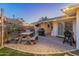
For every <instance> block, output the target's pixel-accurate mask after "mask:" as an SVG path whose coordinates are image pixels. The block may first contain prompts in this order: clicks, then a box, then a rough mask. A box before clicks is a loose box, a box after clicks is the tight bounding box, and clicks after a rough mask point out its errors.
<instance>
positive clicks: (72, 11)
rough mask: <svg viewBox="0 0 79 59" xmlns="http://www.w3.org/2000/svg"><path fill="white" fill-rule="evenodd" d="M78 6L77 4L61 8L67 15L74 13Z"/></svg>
mask: <svg viewBox="0 0 79 59" xmlns="http://www.w3.org/2000/svg"><path fill="white" fill-rule="evenodd" d="M78 8H79V4H76V5H74V6H69V7H67V8H64V9H62V11H63V13H65V14H67V15H76V10H77V9H78Z"/></svg>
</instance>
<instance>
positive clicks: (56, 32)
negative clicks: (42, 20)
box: [51, 22, 58, 36]
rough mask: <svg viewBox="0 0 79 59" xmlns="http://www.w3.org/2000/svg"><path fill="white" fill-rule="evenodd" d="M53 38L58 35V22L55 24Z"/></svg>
mask: <svg viewBox="0 0 79 59" xmlns="http://www.w3.org/2000/svg"><path fill="white" fill-rule="evenodd" d="M51 35H52V36H57V35H58V23H57V22H53V29H52V33H51Z"/></svg>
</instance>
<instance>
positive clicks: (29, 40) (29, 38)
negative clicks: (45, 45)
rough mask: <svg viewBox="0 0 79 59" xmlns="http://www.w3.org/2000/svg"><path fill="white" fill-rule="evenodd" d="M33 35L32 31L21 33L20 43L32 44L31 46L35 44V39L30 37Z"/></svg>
mask: <svg viewBox="0 0 79 59" xmlns="http://www.w3.org/2000/svg"><path fill="white" fill-rule="evenodd" d="M31 34H33V32H31V31H27V32H23V33H21V38H20V39H19V41H18V43H20V42H22V41H23V40H25V41H27V42H30V44H33V43H34V42H35V39H34V38H33V39H32V37H30V35H31ZM23 36H24V38H23Z"/></svg>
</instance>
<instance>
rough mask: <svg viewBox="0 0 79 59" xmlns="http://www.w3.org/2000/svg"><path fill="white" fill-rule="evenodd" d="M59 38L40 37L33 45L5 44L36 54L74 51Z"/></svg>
mask: <svg viewBox="0 0 79 59" xmlns="http://www.w3.org/2000/svg"><path fill="white" fill-rule="evenodd" d="M62 40H63V39H61V38H57V37H41V36H39V39H38V42H37V44H35V45H27V44H26V45H24V44H5V46H6V47H9V48H12V49H16V50H19V51H23V52H29V53H36V54H55V53H62V52H66V51H70V50H73V49H75V48H74V47H72V46H70V45H69V44H63V43H62Z"/></svg>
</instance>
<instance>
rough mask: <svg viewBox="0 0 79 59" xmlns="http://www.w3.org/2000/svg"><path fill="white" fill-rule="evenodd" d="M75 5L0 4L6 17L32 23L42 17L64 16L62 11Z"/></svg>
mask: <svg viewBox="0 0 79 59" xmlns="http://www.w3.org/2000/svg"><path fill="white" fill-rule="evenodd" d="M71 5H74V4H73V3H0V8H3V9H4V15H5V16H7V17H10V18H12V17H13V15H15V18H18V17H19V18H23V19H24V20H25V22H28V23H32V22H36V21H38V20H39V19H40V18H41V17H45V16H47V17H48V18H53V17H57V16H62V15H63V12H62V11H61V9H63V8H66V7H68V6H71Z"/></svg>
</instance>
